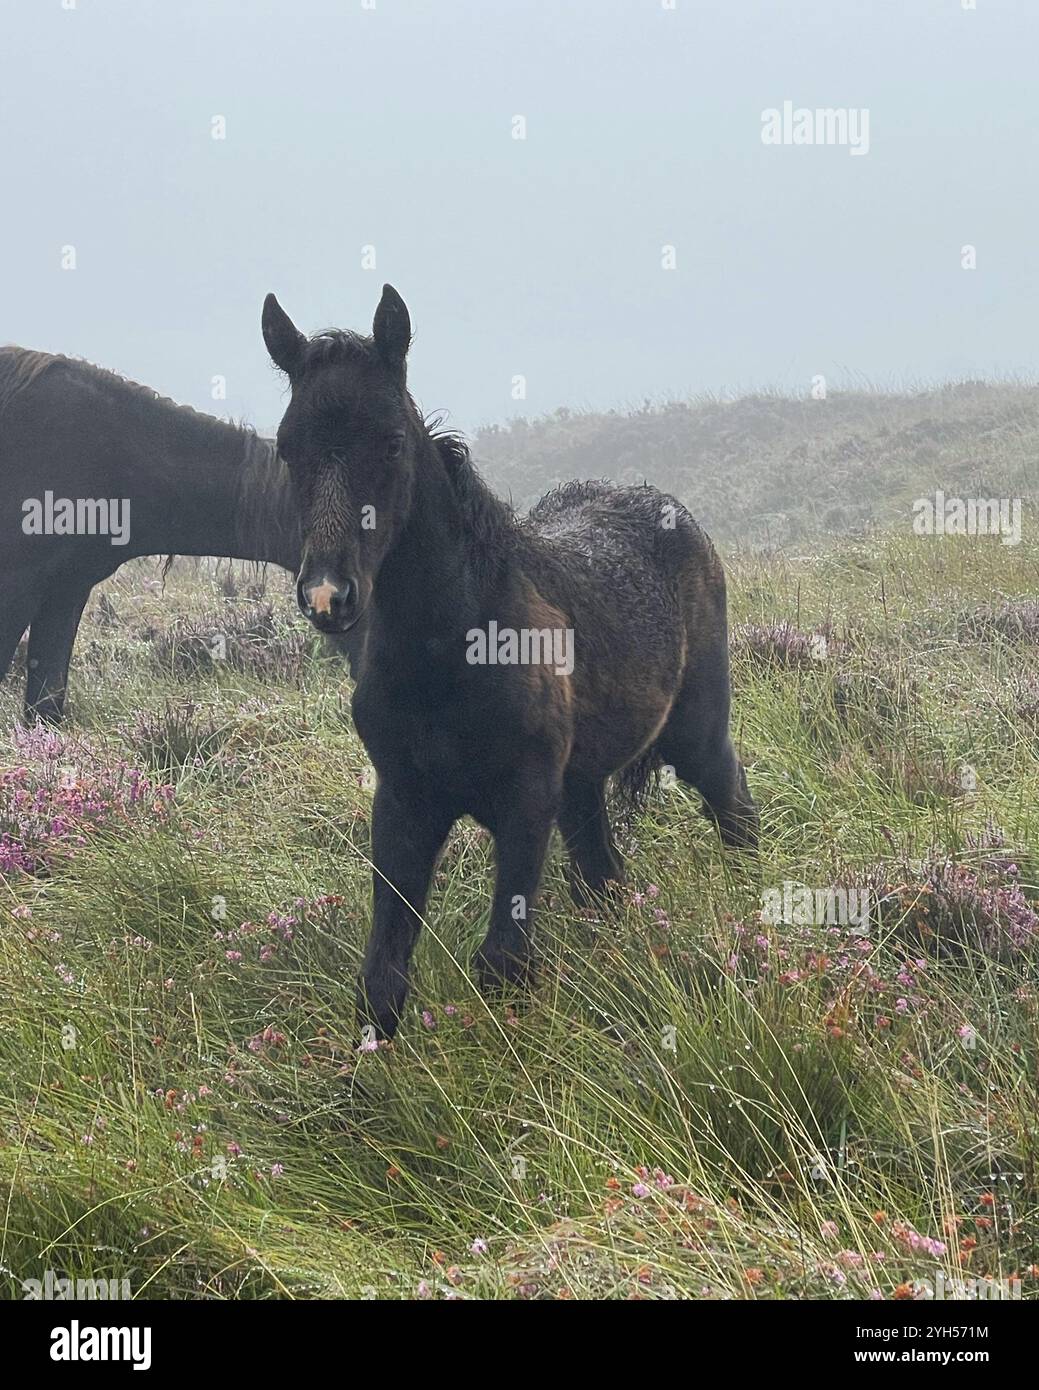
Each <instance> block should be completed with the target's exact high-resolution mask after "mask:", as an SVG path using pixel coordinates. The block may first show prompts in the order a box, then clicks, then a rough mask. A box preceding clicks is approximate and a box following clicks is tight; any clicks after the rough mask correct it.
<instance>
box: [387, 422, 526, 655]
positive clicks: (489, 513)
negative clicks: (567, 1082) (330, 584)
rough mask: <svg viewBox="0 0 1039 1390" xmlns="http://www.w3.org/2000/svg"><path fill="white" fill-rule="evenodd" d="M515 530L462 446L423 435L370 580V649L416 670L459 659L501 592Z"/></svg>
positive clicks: (442, 436) (454, 439)
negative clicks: (405, 505) (404, 500)
mask: <svg viewBox="0 0 1039 1390" xmlns="http://www.w3.org/2000/svg"><path fill="white" fill-rule="evenodd" d="M515 525H516V523H515V520H514V517H513V514H512V510H511V508H510V507H508V506H507V505H506V503H504V502H503V501H501V500H500V499H499V498H497V497H495V496H494V494H493V493H492V492H491V490H490V489H489V488H488V487H487V485H486V484H485V483H484V481H483V479H482V478H481V477H480V476H479V474H478V473H477V472H476V469H475V468H474V467H473V464H472V461H471V459H470V457H469V450H468V448H467V447H466V445H465V443H464V442H463V441H462V440H461V439H460V438H459V437H458V436H457V435H454V434H450V433H443V432H437V431H435V430H424V432H423V439H422V441H421V444H420V451H419V457H418V458H417V460H416V467H415V475H414V490H413V493H412V498H411V506H410V508H409V512H408V517H407V519H406V521H405V522H404V524H403V526H402V528H401V532H400V535H399V536H398V538H397V540H396V542H395V544H394V545H393V548H392V549H391V550H390V552H389V554H388V555H387V556H386V559H385V560H384V561H383V563H382V566H381V568H380V570H379V574H378V576H377V578H376V581H375V587H374V591H373V596H372V605H373V609H374V612H373V626H374V629H375V631H376V634H377V636H376V644H377V645H378V646H386V647H389V648H391V649H393V650H394V651H395V653H396V654H398V656H399V657H400V658H401V659H403V660H409V659H410V660H411V661H413V662H414V663H415V664H418V665H428V664H429V663H430V662H434V661H436V659H437V656H438V654H439V653H447V654H448V659H449V660H451V659H452V657H457V656H460V655H461V653H462V652H463V651H464V645H463V637H464V634H465V632H466V631H467V630H468V629H469V628H471V627H473V626H474V625H476V624H478V623H480V622H482V621H483V619H484V614H485V611H486V610H487V608H488V605H489V604H493V600H494V595H495V593H496V592H497V591H498V589H499V587H500V585H501V582H502V577H503V574H504V571H505V569H506V566H507V563H508V560H509V556H510V542H511V539H512V536H513V534H514V531H515Z"/></svg>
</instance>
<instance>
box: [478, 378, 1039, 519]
mask: <svg viewBox="0 0 1039 1390" xmlns="http://www.w3.org/2000/svg"><path fill="white" fill-rule="evenodd" d="M474 453H475V456H476V458H477V459H478V460H479V462H480V466H481V468H482V469H483V470H484V472H485V473H486V474H487V476H488V478H489V479H490V480H491V481H492V482H493V484H494V485H495V487H496V488H497V489H498V490H499V491H500V492H502V493H503V494H509V493H511V495H512V497H513V498H514V500H515V502H516V504H517V506H519V507H520V508H521V509H523V510H525V509H526V508H527V507H528V506H529V505H530V504H531V503H532V502H533V501H534V500H535V499H536V498H537V497H539V496H540V495H541V494H542V493H543V492H547V491H548V489H549V488H550V487H553V486H554V485H555V484H556V483H557V482H558V481H560V480H561V479H565V478H613V479H616V480H623V481H625V482H641V481H643V479H649V480H650V481H651V482H653V483H655V484H656V485H657V486H658V487H661V488H664V489H665V490H667V491H670V492H673V493H674V494H675V495H676V496H678V497H680V498H681V499H682V500H683V501H684V502H686V503H687V504H688V506H689V507H690V509H691V510H692V512H693V514H694V515H695V516H697V517H698V518H699V519H700V520H701V521H702V522H703V524H704V525H705V526H706V528H707V530H708V531H709V532H710V533H711V535H712V536H714V538H715V539H716V540H718V541H722V542H728V543H734V542H740V543H741V544H758V545H766V544H783V543H786V542H789V541H799V540H801V539H802V538H805V537H810V536H818V535H819V534H821V533H822V532H832V531H848V530H855V529H862V528H864V527H867V526H869V525H870V524H873V523H879V524H882V525H887V524H891V525H899V526H902V525H906V526H908V524H909V519H911V515H912V504H913V501H914V500H915V499H916V498H918V497H922V496H933V495H934V491H935V489H936V488H942V489H944V491H945V492H946V494H947V495H949V496H953V495H958V496H962V497H1021V498H1031V499H1033V500H1034V499H1035V498H1036V497H1037V495H1039V391H1037V390H1036V388H1035V387H1033V386H1024V385H1009V384H1005V385H991V384H988V383H984V382H963V383H959V384H955V385H949V386H941V387H936V388H932V389H924V390H919V391H915V392H911V393H908V394H903V393H898V394H896V393H889V392H884V391H854V392H849V391H838V392H832V391H831V392H830V393H829V394H828V396H827V399H825V400H811V399H801V400H796V399H791V398H789V397H785V396H778V395H767V394H766V395H756V396H748V397H744V398H742V399H740V400H736V401H731V402H730V401H723V400H717V399H710V398H705V399H702V400H699V401H679V402H674V403H671V404H668V405H663V406H650V405H648V404H647V406H646V407H644V408H643V409H642V410H637V411H633V412H630V413H625V412H622V411H610V412H608V413H607V414H580V413H577V412H571V411H566V410H561V411H558V412H557V413H556V414H554V415H551V416H548V417H546V418H543V419H539V420H534V421H530V422H528V421H525V420H522V419H519V420H515V421H513V422H512V423H511V424H510V425H508V426H504V427H499V426H495V427H491V428H488V429H484V430H482V431H480V432H479V434H478V435H477V436H476V439H475V441H474Z"/></svg>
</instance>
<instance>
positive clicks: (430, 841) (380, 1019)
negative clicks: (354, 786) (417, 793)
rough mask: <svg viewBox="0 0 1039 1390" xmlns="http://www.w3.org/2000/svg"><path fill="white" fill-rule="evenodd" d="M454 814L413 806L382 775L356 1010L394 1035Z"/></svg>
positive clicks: (365, 1021) (384, 1033)
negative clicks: (368, 926)
mask: <svg viewBox="0 0 1039 1390" xmlns="http://www.w3.org/2000/svg"><path fill="white" fill-rule="evenodd" d="M453 822H454V817H453V816H451V815H449V814H447V813H446V812H445V811H442V810H440V809H439V808H436V807H430V806H424V805H416V804H415V803H414V802H413V801H411V800H410V799H409V798H408V797H407V796H406V795H403V794H400V793H398V792H397V791H395V790H394V789H393V788H392V787H391V786H390V784H389V783H387V782H386V781H385V780H383V779H380V781H379V785H378V788H377V790H376V793H375V802H374V805H373V807H372V864H373V870H372V881H373V884H374V890H375V891H374V910H373V921H372V930H371V935H370V936H369V938H368V945H367V947H366V949H365V953H364V964H363V966H362V967H361V978H360V982H359V986H358V995H357V1009H358V1014H359V1017H360V1021H361V1023H362V1024H372V1025H374V1027H375V1029H376V1032H377V1033H378V1034H379V1035H380V1036H381V1037H384V1038H392V1037H393V1035H394V1033H395V1032H396V1031H397V1025H398V1024H399V1023H400V1016H401V1011H402V1009H403V1007H404V1000H405V998H406V997H407V993H408V967H409V965H410V962H411V954H412V951H413V950H414V949H415V942H416V941H417V940H418V934H419V932H420V931H421V929H422V913H423V912H424V910H425V906H426V897H427V895H428V893H429V884H430V880H431V879H432V877H433V869H434V866H435V864H436V859H437V855H438V853H439V852H440V847H441V845H443V843H444V841H445V840H446V838H447V834H448V831H449V830H450V829H451V826H452V824H453Z"/></svg>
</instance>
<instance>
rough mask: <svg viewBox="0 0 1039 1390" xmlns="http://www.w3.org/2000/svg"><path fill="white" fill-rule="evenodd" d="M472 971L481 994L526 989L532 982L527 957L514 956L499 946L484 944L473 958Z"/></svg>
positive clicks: (532, 976) (530, 965) (532, 972)
mask: <svg viewBox="0 0 1039 1390" xmlns="http://www.w3.org/2000/svg"><path fill="white" fill-rule="evenodd" d="M473 971H474V972H475V975H476V982H477V984H478V985H479V986H480V992H481V993H482V994H500V993H501V991H502V990H504V989H527V988H529V987H530V985H532V984H533V982H534V968H533V965H532V963H531V960H530V956H529V955H523V956H516V955H513V954H512V953H511V952H510V951H506V950H504V949H503V948H502V947H500V946H494V945H491V946H488V945H487V943H486V942H484V944H483V945H482V946H481V947H480V949H479V950H478V951H477V952H476V955H475V956H473Z"/></svg>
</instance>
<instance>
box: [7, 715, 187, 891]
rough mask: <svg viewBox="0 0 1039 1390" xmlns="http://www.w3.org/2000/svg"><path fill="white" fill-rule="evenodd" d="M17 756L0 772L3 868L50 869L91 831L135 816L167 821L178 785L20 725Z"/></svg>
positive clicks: (16, 732)
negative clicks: (154, 777)
mask: <svg viewBox="0 0 1039 1390" xmlns="http://www.w3.org/2000/svg"><path fill="white" fill-rule="evenodd" d="M13 744H14V754H15V757H16V758H17V763H16V765H15V766H13V767H8V768H7V769H6V770H5V771H3V772H0V873H8V874H10V873H19V872H20V873H26V874H37V875H39V874H46V873H48V872H49V871H50V870H52V869H53V868H54V867H56V866H57V865H58V864H59V863H60V862H61V861H62V860H64V859H68V858H69V857H70V856H71V855H73V854H75V852H76V850H77V849H79V848H81V847H82V846H83V845H85V844H86V843H87V839H88V837H89V835H90V834H91V832H92V831H94V830H97V829H99V828H100V827H102V826H106V825H109V824H112V823H118V822H126V821H129V820H130V819H132V818H133V819H137V818H140V819H149V818H151V819H156V820H159V821H163V820H165V819H166V816H167V814H168V808H169V803H170V801H171V800H172V799H173V788H172V787H170V786H166V785H163V784H161V783H158V782H154V781H152V780H151V779H150V778H149V777H147V776H145V774H144V773H143V772H141V771H140V770H139V769H137V768H132V767H130V766H129V764H127V763H126V762H125V761H123V760H119V761H116V762H114V763H112V762H110V761H109V760H108V759H107V758H106V757H105V756H104V755H103V754H102V753H101V752H100V751H99V750H97V749H95V748H92V747H91V746H90V745H89V744H87V743H85V742H83V741H82V740H77V739H73V738H69V737H66V736H64V735H62V734H58V733H56V732H54V731H53V730H50V729H23V728H16V729H15V730H14V734H13Z"/></svg>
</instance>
